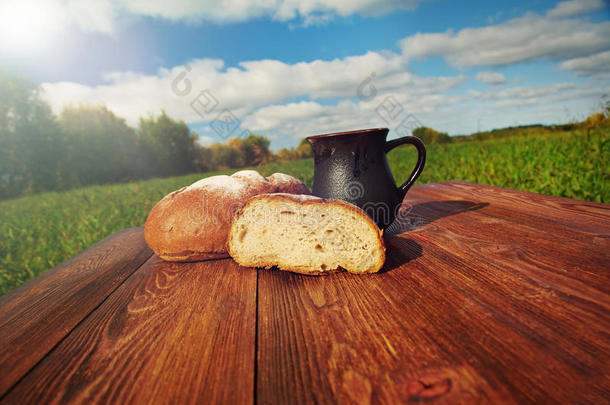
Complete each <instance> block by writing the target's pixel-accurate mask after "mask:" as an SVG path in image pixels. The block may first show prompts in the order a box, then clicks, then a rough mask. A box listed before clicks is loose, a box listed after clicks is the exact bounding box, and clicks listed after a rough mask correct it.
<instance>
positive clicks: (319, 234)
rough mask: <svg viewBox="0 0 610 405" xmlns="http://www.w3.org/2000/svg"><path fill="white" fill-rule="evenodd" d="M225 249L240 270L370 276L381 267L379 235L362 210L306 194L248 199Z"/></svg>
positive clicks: (278, 194)
mask: <svg viewBox="0 0 610 405" xmlns="http://www.w3.org/2000/svg"><path fill="white" fill-rule="evenodd" d="M228 250H229V254H230V255H231V257H232V258H233V259H234V260H235V261H236V262H237V263H239V264H241V265H242V266H248V267H264V268H270V267H273V266H277V267H278V268H279V269H282V270H290V271H293V272H296V273H303V274H323V273H327V272H331V271H337V270H340V269H345V270H347V271H349V272H351V273H374V272H377V271H379V269H381V267H382V266H383V263H384V262H385V246H384V243H383V238H382V231H381V230H380V229H379V228H378V227H377V225H375V223H374V222H373V220H372V219H371V218H370V217H369V216H368V215H366V213H365V212H364V211H362V210H361V209H360V208H358V207H356V206H354V205H352V204H349V203H347V202H344V201H339V200H324V199H322V198H318V197H313V196H310V195H292V194H283V193H275V194H261V195H257V196H255V197H253V198H251V199H250V200H249V201H248V203H247V204H246V205H245V206H244V207H243V209H241V210H240V211H238V212H237V214H236V215H235V218H234V219H233V223H232V225H231V230H230V232H229V238H228Z"/></svg>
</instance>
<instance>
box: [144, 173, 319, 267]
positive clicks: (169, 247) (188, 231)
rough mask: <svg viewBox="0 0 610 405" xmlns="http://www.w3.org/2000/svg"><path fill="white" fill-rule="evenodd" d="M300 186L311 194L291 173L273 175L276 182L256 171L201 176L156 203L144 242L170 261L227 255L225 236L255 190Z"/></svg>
mask: <svg viewBox="0 0 610 405" xmlns="http://www.w3.org/2000/svg"><path fill="white" fill-rule="evenodd" d="M273 176H275V175H272V176H270V178H271V177H273ZM299 183H300V185H301V186H299V185H298V184H299ZM297 189H298V190H299V191H303V190H304V191H305V192H307V193H309V190H308V189H307V187H306V186H305V185H304V184H303V183H301V182H300V181H299V180H297V179H295V178H293V177H290V176H287V175H281V176H275V177H274V178H273V182H272V181H270V180H269V178H265V177H263V176H261V175H260V174H259V173H258V172H256V171H253V170H243V171H239V172H237V173H234V174H233V175H231V176H212V177H208V178H205V179H202V180H200V181H198V182H195V183H193V184H191V185H190V186H187V187H182V188H181V189H179V190H177V191H174V192H172V193H170V194H168V195H166V196H165V197H163V198H162V199H161V201H159V202H158V203H157V204H156V205H155V206H154V207H153V208H152V210H151V211H150V213H149V214H148V218H147V219H146V224H145V227H144V237H145V240H146V243H147V244H148V246H149V247H150V248H151V249H152V250H153V251H154V252H155V253H156V254H157V255H159V257H161V258H162V259H163V260H167V261H199V260H208V259H220V258H225V257H229V254H228V252H227V250H226V241H227V237H228V234H229V228H230V225H231V221H232V219H233V215H234V213H235V212H236V211H238V210H239V209H240V208H242V207H243V206H244V204H245V203H246V201H247V200H248V199H249V198H250V197H253V196H255V195H257V194H262V193H273V192H276V191H285V190H297Z"/></svg>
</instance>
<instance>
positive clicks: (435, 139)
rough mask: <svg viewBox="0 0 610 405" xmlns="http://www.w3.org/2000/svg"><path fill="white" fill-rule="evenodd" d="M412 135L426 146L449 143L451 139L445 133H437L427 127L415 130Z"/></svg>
mask: <svg viewBox="0 0 610 405" xmlns="http://www.w3.org/2000/svg"><path fill="white" fill-rule="evenodd" d="M413 135H414V136H416V137H418V138H419V139H421V140H422V141H424V143H425V144H426V145H432V144H435V143H449V142H451V137H450V136H449V135H447V134H446V133H445V132H438V131H437V130H435V129H432V128H428V127H419V128H415V129H414V130H413Z"/></svg>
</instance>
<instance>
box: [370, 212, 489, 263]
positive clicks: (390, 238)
mask: <svg viewBox="0 0 610 405" xmlns="http://www.w3.org/2000/svg"><path fill="white" fill-rule="evenodd" d="M488 205H489V203H475V202H472V201H462V200H459V201H429V202H425V203H421V204H415V205H410V204H403V207H402V208H401V210H400V211H399V212H398V215H397V216H396V220H395V221H394V222H393V223H392V224H391V225H390V226H389V227H388V228H387V229H386V230H385V232H384V240H385V243H386V253H387V258H386V264H385V265H384V266H383V268H382V269H381V271H380V273H384V272H387V271H391V270H394V269H396V268H398V267H400V266H402V265H403V264H405V263H408V262H410V261H411V260H414V259H417V258H418V257H421V256H422V254H423V248H422V246H421V245H420V244H419V243H417V242H416V241H414V240H413V239H409V238H405V237H401V236H398V234H401V233H404V232H408V231H412V230H414V229H417V228H419V227H422V226H425V225H428V224H429V223H431V222H434V221H436V220H437V219H440V218H444V217H448V216H450V215H458V214H463V213H466V212H470V211H476V210H479V209H481V208H485V207H487V206H488Z"/></svg>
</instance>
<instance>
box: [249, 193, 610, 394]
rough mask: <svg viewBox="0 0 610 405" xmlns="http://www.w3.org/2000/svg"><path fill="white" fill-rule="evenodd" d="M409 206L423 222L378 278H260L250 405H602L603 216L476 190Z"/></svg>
mask: <svg viewBox="0 0 610 405" xmlns="http://www.w3.org/2000/svg"><path fill="white" fill-rule="evenodd" d="M430 188H433V189H434V190H431V191H430V192H428V190H429V189H430ZM456 188H467V189H468V190H467V192H463V193H456V192H455V189H456ZM475 189H476V190H475ZM523 194H526V195H523ZM409 196H411V197H413V196H416V198H415V199H413V207H414V209H413V210H414V211H413V213H414V214H416V215H417V216H418V217H419V218H420V219H421V221H419V223H414V224H412V225H414V226H413V230H412V231H411V232H408V233H403V234H400V235H397V236H391V237H388V238H387V239H386V240H387V244H388V262H387V263H386V266H385V267H384V268H385V270H386V271H385V272H383V273H381V274H377V275H370V276H363V277H354V276H351V275H348V274H337V275H331V276H329V277H320V278H313V277H306V276H301V275H293V274H290V275H286V274H284V273H282V272H277V271H261V272H260V274H259V323H258V334H259V345H258V352H257V359H258V374H257V387H258V392H257V399H258V401H260V402H261V403H309V402H319V403H402V402H428V401H434V403H447V404H454V403H464V404H471V403H490V404H497V403H519V404H522V403H605V402H607V401H608V398H610V384H609V382H608V381H609V379H608V377H609V374H610V367H609V366H608V364H610V316H609V314H610V311H609V310H610V295H609V294H610V291H609V288H608V286H609V283H608V277H609V275H608V273H609V271H610V249H607V248H604V247H605V246H607V245H605V243H607V238H605V234H604V232H605V230H606V229H607V228H608V225H609V221H607V220H606V219H605V218H606V217H605V212H606V208H607V207H606V206H603V205H600V204H592V205H589V203H583V202H577V201H572V200H568V199H560V198H554V197H553V198H550V199H549V200H550V202H549V201H547V200H546V199H545V198H542V200H543V201H538V200H537V199H535V198H533V195H531V193H520V192H509V191H507V190H503V191H502V192H498V189H496V188H488V187H485V186H474V185H464V186H463V185H458V186H456V185H454V184H449V185H447V186H446V187H444V185H438V184H435V185H434V187H429V185H426V186H423V187H421V188H415V189H414V190H413V191H412V192H410V193H409ZM409 196H408V197H407V198H408V199H409ZM458 198H459V199H462V200H463V201H464V200H466V198H467V199H468V200H467V201H468V202H469V204H458V205H456V204H451V203H446V202H445V203H443V202H439V199H441V201H442V200H450V199H458ZM524 204H529V205H528V206H527V208H525V209H523V210H522V209H521V207H522V206H523V205H524ZM547 204H550V207H547ZM532 206H533V207H532ZM591 206H593V208H592V211H589V209H590V208H591ZM545 207H546V208H545ZM563 210H566V212H564V211H563ZM537 211H544V212H543V213H541V214H540V215H539V216H536V215H535V213H536V212H537ZM556 212H561V215H559V214H557V215H556V216H555V214H556ZM513 213H519V214H521V215H527V216H529V217H531V218H533V219H536V221H533V222H531V221H530V222H522V219H523V218H522V217H521V218H517V219H515V218H514V216H513ZM579 223H583V224H584V225H583V229H580V228H579V227H578V224H579ZM545 224H546V225H547V226H548V227H549V228H550V229H551V232H548V231H547V230H545V229H544V227H545ZM560 230H561V231H562V232H559V231H560ZM585 234H588V235H585ZM583 235H585V236H586V237H594V238H597V239H596V240H597V242H598V243H599V244H600V246H601V247H602V249H599V248H598V247H599V246H587V245H586V244H585V243H583V240H584V239H583V238H585V236H583ZM571 237H575V238H574V239H571ZM579 238H580V239H579ZM571 241H573V242H574V244H572V245H571V244H570V242H571Z"/></svg>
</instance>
